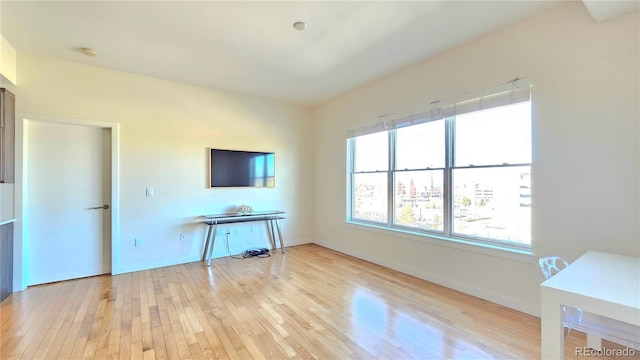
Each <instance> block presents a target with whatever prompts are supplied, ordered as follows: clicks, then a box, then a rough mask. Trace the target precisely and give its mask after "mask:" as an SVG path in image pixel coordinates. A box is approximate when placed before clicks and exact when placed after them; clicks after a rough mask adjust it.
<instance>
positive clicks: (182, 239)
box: [180, 233, 187, 241]
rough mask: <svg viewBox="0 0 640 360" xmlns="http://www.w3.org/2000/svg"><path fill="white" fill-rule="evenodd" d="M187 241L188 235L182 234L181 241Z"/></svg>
mask: <svg viewBox="0 0 640 360" xmlns="http://www.w3.org/2000/svg"><path fill="white" fill-rule="evenodd" d="M185 240H187V234H185V233H180V241H185Z"/></svg>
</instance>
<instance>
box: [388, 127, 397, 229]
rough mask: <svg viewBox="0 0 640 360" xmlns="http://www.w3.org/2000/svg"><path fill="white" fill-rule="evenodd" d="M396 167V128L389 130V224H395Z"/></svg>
mask: <svg viewBox="0 0 640 360" xmlns="http://www.w3.org/2000/svg"><path fill="white" fill-rule="evenodd" d="M395 168H396V130H391V131H389V168H388V171H387V225H388V226H392V225H393V219H395V217H394V216H395V191H394V180H395V179H394V176H395V172H394V170H395Z"/></svg>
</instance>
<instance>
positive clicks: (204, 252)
mask: <svg viewBox="0 0 640 360" xmlns="http://www.w3.org/2000/svg"><path fill="white" fill-rule="evenodd" d="M212 227H213V225H209V224H207V237H206V240H205V243H204V249H202V261H205V260H207V254H209V242H211V228H212Z"/></svg>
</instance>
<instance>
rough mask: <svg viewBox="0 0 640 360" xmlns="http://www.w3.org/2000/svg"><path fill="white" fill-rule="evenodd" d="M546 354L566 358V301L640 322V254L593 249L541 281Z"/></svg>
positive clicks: (630, 322) (551, 356) (579, 306)
mask: <svg viewBox="0 0 640 360" xmlns="http://www.w3.org/2000/svg"><path fill="white" fill-rule="evenodd" d="M540 293H541V299H542V308H541V320H542V327H541V337H542V358H543V359H562V358H564V333H563V327H562V320H563V313H562V305H566V306H570V307H575V308H580V309H582V310H583V311H585V312H589V313H592V314H596V315H601V316H604V317H607V318H611V319H615V320H619V321H622V322H625V323H629V324H632V325H635V326H640V258H637V257H631V256H622V255H614V254H608V253H603V252H597V251H589V252H587V253H585V254H584V255H582V256H581V257H580V258H578V259H577V260H576V261H574V262H573V263H571V264H570V265H569V266H568V267H567V268H566V269H564V270H562V271H561V272H559V273H558V274H556V275H555V276H553V277H552V278H550V279H548V280H546V281H545V282H543V283H542V284H541V285H540Z"/></svg>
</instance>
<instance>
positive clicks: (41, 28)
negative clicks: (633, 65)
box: [0, 0, 635, 105]
mask: <svg viewBox="0 0 640 360" xmlns="http://www.w3.org/2000/svg"><path fill="white" fill-rule="evenodd" d="M590 1H593V0H590ZM634 3H635V1H634ZM557 4H558V3H557V2H550V1H442V0H440V1H413V2H400V1H377V2H373V1H327V2H324V1H296V2H272V1H259V2H244V1H243V2H240V1H238V2H233V1H226V2H214V1H135V2H134V1H131V2H125V1H101V2H94V1H64V2H63V1H35V2H29V1H6V0H3V1H2V5H1V8H0V16H1V18H0V26H1V27H0V32H1V33H2V35H3V36H4V37H5V38H6V39H7V40H8V41H9V42H10V43H11V44H12V45H13V46H14V47H15V48H16V50H17V51H18V52H21V51H27V52H31V53H35V54H40V55H43V56H47V57H52V58H56V59H62V60H68V61H73V62H78V63H84V64H90V65H95V66H101V67H105V68H110V69H117V70H122V71H127V72H131V73H136V74H142V75H148V76H153V77H157V78H163V79H168V80H174V81H179V82H183V83H188V84H194V85H198V86H204V87H208V88H213V89H219V90H225V91H233V92H240V93H245V94H250V95H257V96H262V97H267V98H272V99H279V100H284V101H289V102H294V103H299V104H309V105H312V104H318V103H321V102H323V101H325V100H327V99H329V98H331V97H333V96H336V95H338V94H341V93H344V92H346V91H349V90H351V89H354V88H355V87H357V86H360V85H362V84H365V83H368V82H371V81H373V80H375V79H378V78H380V77H383V76H385V75H387V74H390V73H392V72H394V71H397V70H399V69H401V68H403V67H406V66H408V65H410V64H414V63H416V62H419V61H421V60H423V59H426V58H428V57H430V56H433V55H436V54H438V53H441V52H443V51H445V50H447V49H450V48H452V47H455V46H457V45H459V44H462V43H464V42H466V41H469V40H471V39H474V38H476V37H478V36H480V35H482V34H485V33H488V32H490V31H492V30H494V29H497V28H500V27H503V26H505V25H508V24H510V23H513V22H516V21H518V20H520V19H522V18H524V17H527V16H530V15H532V14H534V13H536V12H540V11H543V10H545V9H548V8H550V7H552V6H555V5H557ZM295 21H305V22H306V23H307V24H308V27H307V29H306V30H305V31H296V30H294V29H293V28H292V24H293V23H294V22H295ZM80 47H90V48H92V49H95V50H96V51H97V53H98V57H96V58H90V57H87V56H85V55H82V54H81V53H80V52H79V51H78V48H80ZM18 81H19V79H18Z"/></svg>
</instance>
